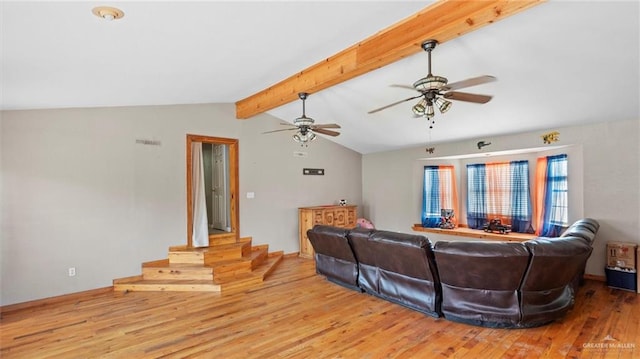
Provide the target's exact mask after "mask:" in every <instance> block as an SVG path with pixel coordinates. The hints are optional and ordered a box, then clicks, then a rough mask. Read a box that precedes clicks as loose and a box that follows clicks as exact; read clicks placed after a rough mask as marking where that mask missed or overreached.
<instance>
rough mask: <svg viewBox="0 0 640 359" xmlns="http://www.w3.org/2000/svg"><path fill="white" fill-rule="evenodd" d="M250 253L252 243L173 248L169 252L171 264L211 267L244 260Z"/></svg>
mask: <svg viewBox="0 0 640 359" xmlns="http://www.w3.org/2000/svg"><path fill="white" fill-rule="evenodd" d="M249 253H251V242H250V241H248V242H236V243H228V244H220V245H216V246H212V247H202V248H187V247H172V248H170V250H169V262H170V263H172V264H174V263H187V264H202V265H209V264H211V263H215V262H218V261H224V260H228V259H236V258H242V257H243V256H247V255H249Z"/></svg>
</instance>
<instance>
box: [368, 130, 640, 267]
mask: <svg viewBox="0 0 640 359" xmlns="http://www.w3.org/2000/svg"><path fill="white" fill-rule="evenodd" d="M553 130H557V131H558V132H560V136H559V137H560V141H559V142H557V143H554V144H553V145H571V146H570V147H567V148H566V149H562V150H559V151H558V152H557V153H560V152H563V151H565V150H566V151H565V152H568V155H569V157H570V161H569V175H570V176H571V177H572V178H570V181H572V184H574V183H576V184H577V185H576V186H573V187H571V188H570V189H569V195H570V205H571V206H572V207H573V208H572V209H570V213H569V221H575V220H576V219H579V218H581V217H592V218H595V219H597V220H598V221H599V222H600V225H601V227H600V230H599V232H598V236H597V238H596V242H595V244H594V251H593V253H592V255H591V258H590V259H589V262H588V263H587V269H586V272H587V273H589V274H594V275H604V266H605V255H606V249H605V247H606V242H607V241H623V242H634V243H639V244H640V235H639V233H640V214H639V213H640V190H639V188H640V144H639V137H640V136H639V133H640V120H629V121H613V122H603V123H598V124H590V125H584V126H575V127H567V128H560V129H553ZM550 131H551V130H550ZM545 132H548V131H540V132H529V133H522V134H517V135H511V136H496V137H490V138H481V139H473V140H468V141H460V142H452V143H444V144H437V145H429V146H425V147H435V151H434V153H433V154H428V153H426V152H425V147H418V148H410V149H404V150H399V151H390V152H382V153H374V154H368V155H364V156H363V158H362V178H363V194H362V198H363V209H364V215H365V216H367V217H369V219H371V220H372V221H373V223H374V224H375V226H376V227H377V228H381V229H386V230H393V231H399V232H405V233H411V232H412V230H411V226H412V225H413V224H414V223H419V222H420V213H421V210H420V208H421V201H422V198H421V196H422V167H423V166H424V161H421V159H425V158H429V157H443V156H454V155H463V154H471V153H479V152H481V151H478V149H477V147H476V143H477V142H478V141H479V140H484V141H488V142H491V143H492V145H491V146H490V148H489V147H486V148H484V149H483V150H482V151H483V152H489V151H491V152H497V151H507V150H515V149H522V148H537V147H544V146H545V145H544V144H543V143H542V139H541V137H540V136H541V135H542V134H543V133H545ZM549 146H550V145H549ZM550 153H556V151H548V152H542V154H543V155H548V154H550ZM430 162H434V163H435V164H445V163H449V162H450V161H444V160H442V161H430ZM463 162H464V161H462V160H460V161H459V166H458V167H462V166H464V165H463ZM465 163H466V162H465ZM530 166H531V164H530ZM530 169H531V167H530ZM459 171H461V170H459ZM458 175H460V174H459V173H458ZM460 182H462V181H460ZM462 185H463V184H462V183H458V186H459V193H458V195H459V196H461V198H460V200H463V199H464V194H463V192H464V190H463V189H462V188H464V187H462ZM421 234H425V233H423V232H421ZM426 235H427V237H429V239H431V240H433V241H438V240H455V239H456V237H454V236H446V235H438V234H433V233H428V234H426ZM458 239H459V237H458Z"/></svg>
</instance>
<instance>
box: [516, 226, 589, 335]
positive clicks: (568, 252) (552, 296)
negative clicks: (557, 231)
mask: <svg viewBox="0 0 640 359" xmlns="http://www.w3.org/2000/svg"><path fill="white" fill-rule="evenodd" d="M525 245H526V246H527V248H528V249H529V251H530V252H531V255H532V256H531V262H530V264H529V268H528V269H527V273H526V274H525V278H524V281H523V283H522V293H521V295H522V314H523V318H522V320H523V323H524V324H525V325H527V326H530V325H540V324H544V323H545V322H549V321H551V320H553V319H555V318H557V317H559V316H561V315H563V314H564V313H565V312H566V311H567V310H568V309H570V308H571V306H572V305H573V299H574V288H575V287H574V282H575V280H576V277H577V276H579V275H581V273H582V271H583V268H584V266H585V263H586V261H587V259H588V258H589V256H590V255H591V251H592V250H593V249H592V248H591V246H590V245H589V244H588V243H586V242H585V241H584V240H583V239H582V238H579V237H571V236H566V237H561V238H536V239H533V240H530V241H527V242H526V244H525Z"/></svg>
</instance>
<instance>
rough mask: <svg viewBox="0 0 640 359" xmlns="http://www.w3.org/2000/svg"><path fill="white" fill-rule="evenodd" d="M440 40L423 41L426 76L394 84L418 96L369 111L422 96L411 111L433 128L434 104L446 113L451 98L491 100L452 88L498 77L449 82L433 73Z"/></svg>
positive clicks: (478, 83)
mask: <svg viewBox="0 0 640 359" xmlns="http://www.w3.org/2000/svg"><path fill="white" fill-rule="evenodd" d="M437 44H438V41H436V40H426V41H424V42H423V43H422V49H423V50H424V51H426V52H427V55H428V63H429V73H428V74H427V76H426V77H423V78H421V79H419V80H418V81H416V82H414V83H413V86H412V87H410V86H404V85H394V86H395V87H401V88H407V89H414V90H416V91H418V92H419V94H418V95H417V96H412V97H409V98H407V99H404V100H401V101H397V102H394V103H392V104H390V105H386V106H383V107H380V108H377V109H375V110H371V111H369V113H370V114H371V113H375V112H378V111H382V110H384V109H387V108H389V107H392V106H395V105H399V104H401V103H404V102H407V101H410V100H413V99H416V98H420V101H418V103H417V104H415V105H413V107H411V111H412V112H413V114H414V115H416V116H418V117H426V118H427V120H428V121H429V122H430V123H429V128H433V124H434V120H433V118H434V117H435V110H434V106H435V107H438V110H439V111H440V113H445V112H447V111H449V109H451V106H452V105H453V104H452V102H451V101H448V100H447V99H450V100H456V101H465V102H472V103H487V102H489V100H491V96H487V95H477V94H471V93H465V92H455V91H452V90H457V89H461V88H465V87H471V86H476V85H481V84H484V83H487V82H492V81H495V80H496V78H495V77H493V76H479V77H474V78H470V79H467V80H463V81H459V82H454V83H452V84H449V80H447V78H446V77H442V76H435V75H433V74H432V73H431V51H432V50H433V49H434V48H435V47H436V45H437Z"/></svg>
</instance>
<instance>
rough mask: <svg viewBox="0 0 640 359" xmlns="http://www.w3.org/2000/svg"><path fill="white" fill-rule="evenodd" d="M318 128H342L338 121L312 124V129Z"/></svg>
mask: <svg viewBox="0 0 640 359" xmlns="http://www.w3.org/2000/svg"><path fill="white" fill-rule="evenodd" d="M316 128H340V125H338V124H337V123H327V124H324V125H311V129H312V130H315V129H316Z"/></svg>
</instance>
